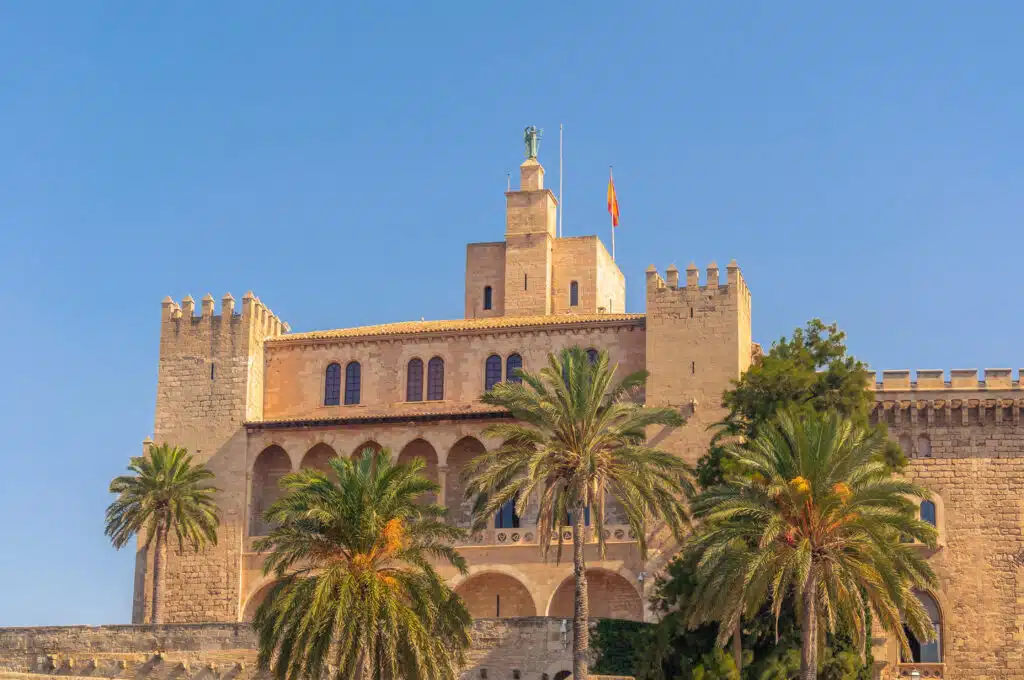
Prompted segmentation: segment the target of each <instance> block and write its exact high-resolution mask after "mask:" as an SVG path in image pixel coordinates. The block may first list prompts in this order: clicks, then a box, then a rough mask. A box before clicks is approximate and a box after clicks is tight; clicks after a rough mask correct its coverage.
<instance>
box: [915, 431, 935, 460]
mask: <svg viewBox="0 0 1024 680" xmlns="http://www.w3.org/2000/svg"><path fill="white" fill-rule="evenodd" d="M917 455H919V456H921V457H922V458H931V457H932V440H931V439H928V435H926V434H923V435H921V436H920V437H918V438H917Z"/></svg>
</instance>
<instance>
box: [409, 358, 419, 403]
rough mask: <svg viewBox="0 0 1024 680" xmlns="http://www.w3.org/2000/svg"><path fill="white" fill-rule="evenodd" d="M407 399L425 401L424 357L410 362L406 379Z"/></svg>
mask: <svg viewBox="0 0 1024 680" xmlns="http://www.w3.org/2000/svg"><path fill="white" fill-rule="evenodd" d="M405 400H406V401H423V359H413V360H411V361H410V362H409V368H408V372H407V374H406V380H405Z"/></svg>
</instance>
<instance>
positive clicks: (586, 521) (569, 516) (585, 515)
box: [565, 505, 590, 527]
mask: <svg viewBox="0 0 1024 680" xmlns="http://www.w3.org/2000/svg"><path fill="white" fill-rule="evenodd" d="M565 522H566V524H568V525H569V526H572V512H571V511H570V512H567V513H566V514H565ZM583 525H584V526H588V527H589V526H590V506H589V505H588V506H587V507H585V508H583Z"/></svg>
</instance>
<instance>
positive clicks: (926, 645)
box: [900, 592, 942, 663]
mask: <svg viewBox="0 0 1024 680" xmlns="http://www.w3.org/2000/svg"><path fill="white" fill-rule="evenodd" d="M914 594H915V595H917V599H919V600H920V601H921V604H922V605H924V609H925V611H926V612H928V617H929V618H930V619H931V624H932V628H933V629H934V630H935V639H934V640H932V641H931V642H921V641H920V640H918V639H917V638H915V637H914V633H913V632H912V631H911V630H910V628H909V627H907V626H906V625H904V626H903V630H904V632H905V633H906V634H907V642H908V643H909V646H910V658H909V659H907V658H904V659H903V661H904V663H942V616H941V615H940V613H939V605H938V604H937V603H936V602H935V600H934V599H933V598H932V596H931V595H928V594H927V593H921V592H916V593H914ZM900 656H904V655H903V654H901V655H900Z"/></svg>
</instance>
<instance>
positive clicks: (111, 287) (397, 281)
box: [0, 0, 1024, 625]
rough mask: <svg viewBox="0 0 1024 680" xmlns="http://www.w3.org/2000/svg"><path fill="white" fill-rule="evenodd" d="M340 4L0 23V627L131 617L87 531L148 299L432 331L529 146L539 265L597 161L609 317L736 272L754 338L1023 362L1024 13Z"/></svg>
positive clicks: (587, 225)
mask: <svg viewBox="0 0 1024 680" xmlns="http://www.w3.org/2000/svg"><path fill="white" fill-rule="evenodd" d="M360 4H361V5H363V6H361V7H357V6H356V3H337V2H303V3H280V2H251V1H250V2H218V3H208V2H198V1H189V2H174V3H169V2H164V3H137V2H70V1H65V2H45V1H37V0H23V1H20V2H19V1H8V2H5V3H3V8H2V9H0V64H3V66H2V67H0V314H2V319H3V324H4V329H3V331H2V332H0V361H2V366H3V372H2V379H0V431H2V433H3V449H2V451H3V453H2V456H3V457H2V472H0V517H2V518H3V519H2V521H0V583H3V584H4V585H3V587H2V588H0V625H21V624H25V625H27V624H65V623H115V622H126V621H128V620H129V618H130V609H131V606H130V604H131V590H132V561H133V556H132V554H131V551H124V552H122V553H116V552H115V551H114V550H113V549H112V548H110V547H109V545H108V544H107V542H106V540H105V538H104V536H103V534H102V516H103V509H104V507H105V505H106V504H107V502H108V501H109V498H108V495H107V493H106V485H107V483H108V481H109V479H110V478H111V477H113V476H114V475H116V474H118V473H119V472H120V471H121V470H122V468H123V466H124V464H125V462H126V461H127V458H128V457H129V456H130V455H134V454H136V453H137V452H138V450H139V443H140V442H141V440H142V439H143V438H144V437H146V436H147V435H148V434H150V433H151V431H152V419H153V406H154V395H155V382H156V362H157V351H158V347H157V334H158V329H159V314H160V300H161V299H162V298H163V297H164V296H165V295H168V294H170V295H172V296H173V297H174V298H175V299H180V298H182V297H184V296H185V295H186V294H192V295H193V297H195V298H196V299H197V300H198V299H199V297H200V296H202V295H203V294H205V293H206V292H211V293H213V294H214V296H215V297H217V298H220V296H221V295H223V294H224V293H226V292H229V291H230V292H231V293H233V294H234V295H235V297H236V298H240V297H241V295H242V294H243V293H244V292H245V291H246V289H250V288H251V289H253V290H254V291H256V293H257V294H258V295H259V296H260V297H261V298H262V299H263V300H264V301H265V302H266V303H267V304H269V305H270V306H271V307H272V308H273V309H274V310H275V312H277V313H278V314H279V315H281V316H282V317H283V318H284V319H285V320H287V321H288V322H289V323H291V325H292V327H293V328H294V329H296V330H309V329H315V328H328V327H340V326H350V325H359V324H366V323H374V322H388V321H399V320H404V319H409V318H416V319H418V318H420V317H421V316H422V317H426V318H428V319H431V318H458V317H459V316H460V315H461V314H462V311H463V310H462V285H463V282H462V277H463V269H464V257H465V251H464V244H465V243H467V242H470V241H487V240H499V239H500V238H501V236H502V229H503V203H504V198H503V192H504V189H505V174H506V172H512V173H513V177H515V169H516V167H517V165H518V163H519V162H520V160H521V157H522V156H521V153H522V152H521V149H522V146H521V135H522V129H523V127H524V126H525V125H528V124H535V125H538V126H540V127H543V128H544V129H545V131H546V134H545V137H544V139H543V141H542V143H541V161H542V162H543V163H545V164H546V166H547V169H548V180H549V185H551V186H557V175H558V172H557V168H558V162H557V161H558V156H557V130H558V125H559V123H564V124H565V127H566V138H565V152H566V158H567V162H566V176H565V177H566V188H565V199H566V200H565V230H566V234H567V235H572V234H590V233H595V232H596V233H599V234H601V235H602V237H604V238H606V239H607V236H608V231H609V228H608V218H607V214H606V212H605V205H604V199H605V195H604V192H605V182H606V177H607V171H608V165H609V164H614V166H615V179H616V184H617V186H618V190H619V200H620V205H621V210H622V225H621V228H620V230H619V232H618V238H617V241H618V243H617V246H618V254H619V261H620V265H621V267H622V269H623V270H624V271H625V273H626V276H627V279H628V282H629V284H628V286H629V296H628V305H629V309H630V310H631V311H642V310H643V271H644V269H645V268H646V267H647V265H648V264H651V263H655V264H657V265H658V267H659V268H660V269H664V268H665V267H667V266H668V265H669V264H670V263H673V262H674V263H676V264H677V265H678V266H679V267H680V268H683V267H685V266H686V265H687V263H688V262H689V261H690V260H691V259H692V260H695V261H696V262H697V264H698V265H699V266H700V267H701V268H703V267H704V266H706V265H707V264H708V263H709V262H710V261H711V260H712V259H716V260H717V261H718V263H719V264H720V265H722V266H723V267H724V265H725V264H726V262H728V261H729V259H731V258H736V259H737V260H738V262H739V263H740V265H741V267H742V268H743V272H744V274H745V276H746V278H747V281H748V283H749V285H750V287H751V290H752V292H753V296H754V297H753V300H754V334H755V339H757V340H759V341H761V342H764V343H768V342H770V341H771V339H772V338H775V337H778V336H779V335H781V334H783V333H786V332H788V331H790V330H791V329H792V328H793V327H794V326H797V325H800V324H802V323H803V322H804V321H806V320H807V319H808V318H811V317H814V316H820V317H823V318H825V319H826V320H837V321H839V323H840V324H841V326H842V327H843V328H845V329H846V330H847V331H848V332H849V334H850V345H851V347H852V349H853V350H854V352H855V353H856V354H857V355H858V356H860V357H861V358H863V359H865V360H867V361H868V362H869V363H870V364H871V365H872V366H873V367H876V368H879V369H881V368H933V367H934V368H952V367H974V366H978V367H982V366H991V367H1005V366H1012V367H1017V366H1018V365H1020V364H1024V351H1021V343H1020V341H1019V339H1018V338H1019V337H1020V336H1021V334H1022V331H1024V315H1022V314H1021V312H1020V304H1019V299H1018V296H1019V295H1020V292H1021V289H1020V285H1019V284H1020V282H1021V275H1020V273H1019V272H1020V268H1021V264H1020V262H1021V257H1022V251H1024V237H1022V236H1021V225H1022V218H1024V154H1022V151H1024V132H1022V130H1024V123H1022V121H1024V88H1022V87H1021V65H1022V64H1024V41H1021V39H1020V36H1021V35H1024V3H1021V2H1019V1H1017V0H1013V1H1009V0H1008V1H1005V2H997V1H994V0H993V1H989V2H983V3H964V2H936V1H934V0H931V1H923V0H922V1H910V0H906V1H903V2H896V3H894V2H858V3H810V2H729V3H710V2H696V1H693V0H687V1H685V2H666V3H664V4H662V5H661V6H660V7H658V6H655V5H652V4H649V3H624V2H619V3H597V2H594V3H542V4H536V3H533V4H522V3H514V2H505V3H491V2H466V3H461V5H456V4H455V3H374V4H372V6H371V3H360ZM840 4H842V5H843V7H838V5H840ZM431 5H437V6H438V8H433V7H431ZM569 5H576V7H569ZM442 6H444V8H443V9H441V8H440V7H442ZM371 285H372V287H373V288H372V289H373V290H374V291H376V292H377V293H379V295H377V296H376V297H373V298H370V297H367V296H366V295H365V291H367V290H369V289H370V286H371Z"/></svg>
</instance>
